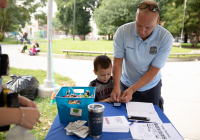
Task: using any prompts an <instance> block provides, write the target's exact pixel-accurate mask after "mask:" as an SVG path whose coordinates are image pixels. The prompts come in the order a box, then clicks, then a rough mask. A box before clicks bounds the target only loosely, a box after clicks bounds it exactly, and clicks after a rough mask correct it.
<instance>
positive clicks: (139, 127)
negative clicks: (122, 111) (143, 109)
mask: <svg viewBox="0 0 200 140" xmlns="http://www.w3.org/2000/svg"><path fill="white" fill-rule="evenodd" d="M130 131H131V135H132V137H133V139H139V140H163V139H164V140H183V139H182V137H181V136H180V135H179V134H178V132H177V131H176V130H175V128H174V127H173V126H172V124H170V123H161V124H157V123H134V124H133V125H131V126H130Z"/></svg>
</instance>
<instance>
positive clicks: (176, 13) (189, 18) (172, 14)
mask: <svg viewBox="0 0 200 140" xmlns="http://www.w3.org/2000/svg"><path fill="white" fill-rule="evenodd" d="M199 7H200V3H199V2H198V1H196V0H190V1H187V6H186V10H185V20H184V33H185V34H189V37H190V42H191V44H192V47H197V44H198V38H199V36H200V16H199V15H200V9H199ZM166 9H167V11H166V13H165V15H164V17H165V19H166V23H165V25H164V27H166V28H167V29H168V30H169V31H170V32H171V33H172V34H180V32H181V29H182V22H183V12H184V0H175V1H172V0H168V4H167V8H166Z"/></svg>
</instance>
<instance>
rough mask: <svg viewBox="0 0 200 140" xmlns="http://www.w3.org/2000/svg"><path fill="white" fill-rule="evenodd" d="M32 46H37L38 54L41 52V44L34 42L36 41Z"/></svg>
mask: <svg viewBox="0 0 200 140" xmlns="http://www.w3.org/2000/svg"><path fill="white" fill-rule="evenodd" d="M31 46H32V47H33V46H35V48H36V51H37V52H40V50H41V48H40V46H39V44H38V43H37V40H34V41H33V44H32V45H31Z"/></svg>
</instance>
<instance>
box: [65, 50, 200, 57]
mask: <svg viewBox="0 0 200 140" xmlns="http://www.w3.org/2000/svg"><path fill="white" fill-rule="evenodd" d="M62 51H63V52H67V54H68V53H89V54H105V55H106V54H111V55H113V52H97V51H77V50H62ZM170 55H177V57H179V56H180V55H183V56H185V55H200V53H170Z"/></svg>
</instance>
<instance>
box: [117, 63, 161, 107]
mask: <svg viewBox="0 0 200 140" xmlns="http://www.w3.org/2000/svg"><path fill="white" fill-rule="evenodd" d="M159 71H160V68H156V67H154V66H151V67H150V69H149V70H148V72H147V73H146V74H144V75H143V76H142V78H141V79H140V80H139V81H137V82H136V83H135V84H134V85H132V86H131V87H129V88H128V89H127V90H125V91H124V93H123V94H122V95H121V97H120V102H125V103H127V102H129V101H130V100H131V99H132V94H134V93H135V92H136V91H137V90H138V89H140V88H142V87H144V86H145V85H147V84H149V83H150V82H151V81H152V80H153V79H154V78H155V77H156V75H157V74H158V72H159Z"/></svg>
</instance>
